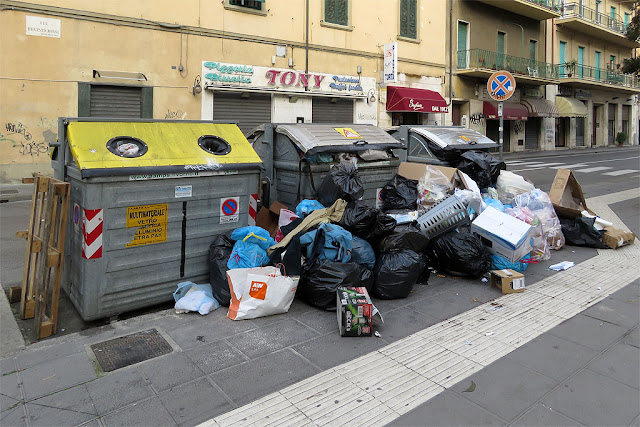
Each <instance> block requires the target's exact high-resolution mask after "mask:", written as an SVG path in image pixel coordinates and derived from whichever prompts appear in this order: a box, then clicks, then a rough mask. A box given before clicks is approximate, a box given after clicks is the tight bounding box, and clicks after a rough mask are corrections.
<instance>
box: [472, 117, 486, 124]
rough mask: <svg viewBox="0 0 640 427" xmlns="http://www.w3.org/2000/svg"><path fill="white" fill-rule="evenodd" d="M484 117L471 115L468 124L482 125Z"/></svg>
mask: <svg viewBox="0 0 640 427" xmlns="http://www.w3.org/2000/svg"><path fill="white" fill-rule="evenodd" d="M485 117H486V116H485V115H484V114H472V115H471V117H469V124H472V125H483V124H484V121H485Z"/></svg>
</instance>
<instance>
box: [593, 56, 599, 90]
mask: <svg viewBox="0 0 640 427" xmlns="http://www.w3.org/2000/svg"><path fill="white" fill-rule="evenodd" d="M593 66H594V67H595V68H596V75H595V78H596V81H597V82H599V81H600V52H598V51H597V50H596V57H595V61H594V63H593Z"/></svg>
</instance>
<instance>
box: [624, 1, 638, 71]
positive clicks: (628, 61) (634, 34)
mask: <svg viewBox="0 0 640 427" xmlns="http://www.w3.org/2000/svg"><path fill="white" fill-rule="evenodd" d="M639 4H640V2H639V1H635V2H633V12H634V13H633V17H632V18H631V21H630V22H629V25H628V26H627V32H626V33H625V35H626V37H627V38H628V39H629V40H631V41H632V42H640V14H638V6H639ZM638 71H640V57H636V58H625V59H624V61H623V62H622V72H623V73H627V74H636V75H637V74H638Z"/></svg>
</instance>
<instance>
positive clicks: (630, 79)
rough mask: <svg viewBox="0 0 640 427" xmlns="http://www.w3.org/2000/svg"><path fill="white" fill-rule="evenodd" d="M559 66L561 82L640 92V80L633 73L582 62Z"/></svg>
mask: <svg viewBox="0 0 640 427" xmlns="http://www.w3.org/2000/svg"><path fill="white" fill-rule="evenodd" d="M557 67H558V75H559V77H560V84H570V85H571V86H574V87H583V88H591V89H594V88H597V87H600V88H606V89H614V90H616V91H618V92H623V93H629V94H635V93H640V81H639V80H638V78H637V77H635V76H633V75H632V74H623V73H621V72H619V71H616V70H612V69H605V68H596V67H591V66H588V65H580V64H578V65H575V66H571V65H567V64H560V65H558V66H557Z"/></svg>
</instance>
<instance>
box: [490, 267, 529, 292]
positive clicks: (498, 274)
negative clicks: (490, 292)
mask: <svg viewBox="0 0 640 427" xmlns="http://www.w3.org/2000/svg"><path fill="white" fill-rule="evenodd" d="M491 286H495V287H497V288H500V289H501V290H502V293H503V294H513V293H517V292H524V290H525V283H524V275H523V274H522V273H518V272H517V271H515V270H493V271H491Z"/></svg>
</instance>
